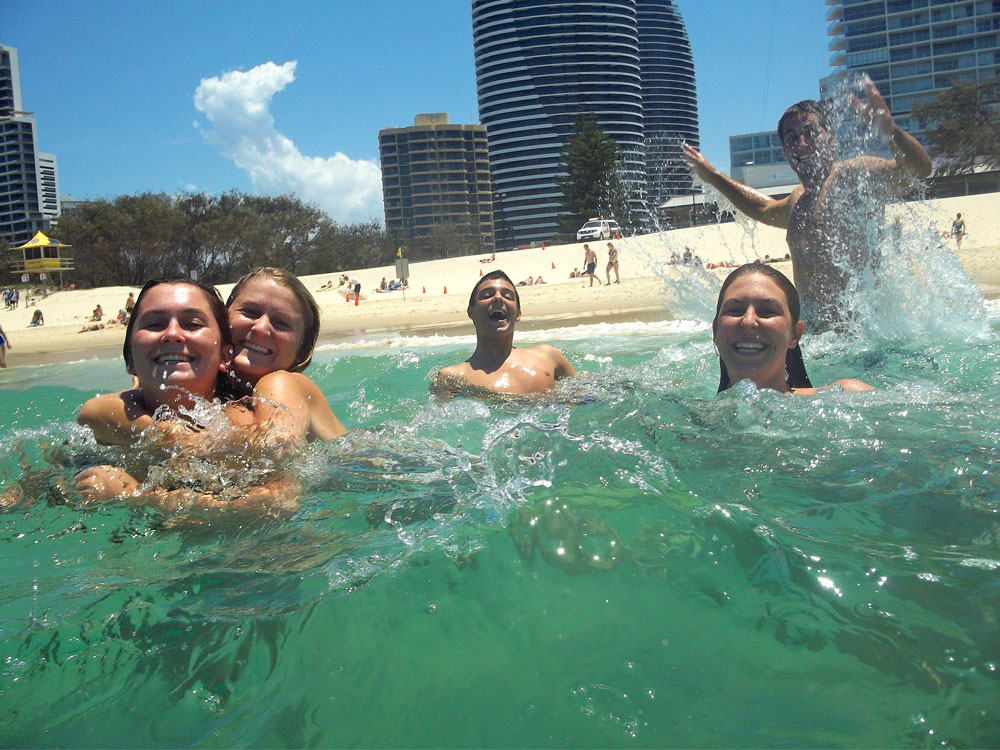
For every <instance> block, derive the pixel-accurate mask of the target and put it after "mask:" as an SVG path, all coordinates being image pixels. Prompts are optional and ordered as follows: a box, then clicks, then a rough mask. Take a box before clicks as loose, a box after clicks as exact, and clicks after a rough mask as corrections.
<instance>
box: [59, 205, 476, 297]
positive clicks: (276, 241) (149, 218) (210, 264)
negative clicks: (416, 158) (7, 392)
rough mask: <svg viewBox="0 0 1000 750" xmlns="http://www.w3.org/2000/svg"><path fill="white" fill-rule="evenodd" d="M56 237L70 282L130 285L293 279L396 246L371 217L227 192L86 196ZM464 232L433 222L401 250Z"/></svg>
mask: <svg viewBox="0 0 1000 750" xmlns="http://www.w3.org/2000/svg"><path fill="white" fill-rule="evenodd" d="M57 236H58V238H59V240H60V241H61V242H65V243H68V244H70V245H73V248H74V252H73V256H74V264H75V266H76V273H75V276H74V280H75V281H76V283H77V284H78V285H80V286H104V285H108V284H133V285H138V284H142V283H143V282H145V281H146V280H147V279H150V278H153V277H155V276H160V275H168V274H183V275H189V274H190V273H191V272H192V271H194V272H197V274H198V278H200V279H203V280H205V281H208V282H210V283H223V282H227V281H233V280H234V279H236V278H238V277H239V276H241V275H242V274H244V273H246V272H247V271H249V270H250V269H252V268H255V267H257V266H279V267H281V268H286V269H288V270H289V271H292V272H293V273H295V274H299V275H308V274H316V273H329V272H331V271H336V270H341V269H349V268H366V267H371V266H379V265H388V264H391V263H392V262H393V260H394V259H395V257H396V249H397V243H396V241H395V238H393V237H392V236H391V235H390V234H388V233H387V232H385V231H384V230H383V229H382V227H381V225H380V224H379V222H378V221H377V220H374V219H373V220H371V221H368V222H363V223H360V224H338V223H337V222H335V221H332V220H331V219H330V218H329V217H328V216H327V215H326V214H325V213H323V212H322V211H321V210H320V209H318V208H316V207H315V206H311V205H308V204H306V203H303V202H302V201H301V200H299V199H298V198H295V197H292V196H287V195H285V196H278V197H266V196H253V195H247V194H244V193H239V192H235V191H233V192H229V193H225V194H223V195H220V196H213V195H206V194H204V193H194V194H182V195H176V196H171V195H163V194H155V193H144V194H140V195H128V196H120V197H118V198H115V199H113V200H97V201H93V202H90V203H86V204H84V205H83V206H82V208H81V209H80V210H79V211H77V212H74V213H71V214H67V215H65V216H63V217H62V218H61V219H60V220H59V228H58V230H57ZM465 238H466V233H465V232H463V231H462V230H461V228H458V229H454V228H451V227H450V226H443V227H438V228H437V229H436V230H435V231H434V233H433V234H432V236H429V237H427V238H425V239H424V241H422V242H417V243H411V244H410V246H409V247H407V248H406V249H405V250H404V254H405V255H407V256H408V257H410V258H412V259H414V260H428V259H431V258H436V257H445V256H446V255H454V254H457V253H462V252H470V248H467V247H466V246H465V245H466V244H467V243H465V242H464V240H465ZM476 251H478V250H476Z"/></svg>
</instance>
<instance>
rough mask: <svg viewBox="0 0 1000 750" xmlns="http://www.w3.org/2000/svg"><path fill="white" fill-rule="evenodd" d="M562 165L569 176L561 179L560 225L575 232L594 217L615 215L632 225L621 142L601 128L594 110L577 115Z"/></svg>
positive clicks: (567, 231)
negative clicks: (623, 173) (623, 174)
mask: <svg viewBox="0 0 1000 750" xmlns="http://www.w3.org/2000/svg"><path fill="white" fill-rule="evenodd" d="M560 167H561V168H562V171H563V172H564V173H565V175H566V176H565V177H563V178H562V180H560V186H561V187H562V191H563V201H562V203H563V208H564V209H565V213H564V214H563V215H562V216H561V217H560V224H561V226H562V229H563V232H564V233H565V234H567V235H575V233H576V230H577V229H579V228H580V226H581V225H582V224H583V223H584V222H585V221H586V220H587V219H589V218H591V217H593V216H606V217H609V218H614V219H616V220H617V221H618V223H619V224H620V225H622V226H623V227H625V226H630V225H631V224H632V212H631V210H630V207H629V195H628V190H627V188H626V185H625V183H624V181H623V180H622V162H621V157H620V153H619V150H618V144H617V142H616V141H615V140H614V139H613V138H611V137H610V136H608V135H607V134H606V133H604V131H602V130H601V128H600V125H598V122H597V115H595V114H594V113H593V112H581V113H580V114H579V115H578V116H577V118H576V124H575V125H574V127H573V135H572V136H570V139H569V141H568V142H567V143H566V148H565V149H563V153H562V159H561V164H560Z"/></svg>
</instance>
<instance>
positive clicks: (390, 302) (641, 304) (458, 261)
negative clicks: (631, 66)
mask: <svg viewBox="0 0 1000 750" xmlns="http://www.w3.org/2000/svg"><path fill="white" fill-rule="evenodd" d="M998 198H1000V194H997V193H989V194H984V195H975V196H962V197H959V198H944V199H937V200H933V201H925V202H922V203H901V204H894V205H891V206H889V207H888V208H887V219H888V220H892V219H893V218H894V217H895V216H900V217H901V218H903V219H904V225H905V226H907V227H909V228H911V231H914V232H916V233H918V234H917V238H916V239H915V240H914V241H919V242H926V247H927V251H929V252H931V251H935V250H936V251H937V252H942V251H943V252H949V253H953V254H954V255H955V256H956V257H957V260H958V261H959V263H960V264H961V266H962V267H963V268H964V269H965V271H966V272H967V273H969V275H970V276H971V277H972V279H973V280H974V281H975V283H976V286H977V287H978V288H979V290H980V293H981V294H982V295H983V296H984V297H985V298H986V299H996V298H1000V217H997V216H996V211H995V206H996V201H997V200H998ZM959 211H960V212H961V213H962V215H963V217H965V218H966V220H967V224H968V226H969V234H968V235H967V236H966V239H965V241H964V243H963V247H962V249H961V250H960V251H958V252H955V248H954V242H952V241H951V240H945V239H940V235H939V234H937V238H936V239H935V234H936V230H937V228H939V227H942V226H943V227H945V228H947V227H950V220H951V217H953V216H954V214H955V213H956V212H959ZM921 226H923V227H925V229H921ZM935 242H936V243H937V247H936V248H935V247H934V245H933V244H932V243H935ZM613 243H614V245H615V247H616V248H618V250H619V254H620V269H619V270H620V273H621V283H620V284H618V285H615V284H612V285H611V286H610V287H608V286H606V285H603V284H602V285H601V286H598V285H597V284H596V283H595V284H594V285H593V287H591V286H590V280H589V279H586V278H584V279H569V278H568V276H569V273H570V271H572V270H574V269H579V268H581V267H582V265H583V263H582V261H583V243H572V244H568V245H558V246H552V247H534V248H526V249H521V250H511V251H506V252H500V253H496V259H495V261H492V262H485V263H484V262H481V261H482V260H483V259H484V258H485V257H486V255H485V254H483V255H476V256H460V257H456V258H448V259H444V260H432V261H422V262H419V263H417V262H414V263H411V264H410V289H408V290H407V291H405V292H390V293H385V294H382V293H376V292H373V290H375V289H377V288H378V286H379V282H380V280H381V279H382V278H383V277H385V278H387V279H391V278H393V277H394V275H395V268H394V266H382V267H378V268H368V269H355V270H350V269H334V270H332V271H331V272H329V273H324V274H318V275H314V276H303V277H301V279H302V282H303V283H304V284H305V285H306V288H307V289H309V290H310V291H311V292H312V293H313V295H314V296H315V297H316V301H317V303H318V304H319V306H320V311H321V329H320V336H319V343H320V344H329V343H333V342H337V341H341V340H344V339H347V338H351V337H358V336H369V335H372V336H377V335H378V334H385V333H391V334H402V335H408V336H430V335H433V334H435V333H439V332H442V331H448V332H449V333H452V332H459V331H463V330H467V332H469V333H471V332H472V328H471V324H470V323H469V321H468V318H467V316H466V312H465V308H466V305H467V304H468V294H469V292H470V291H471V289H472V287H473V285H474V284H475V283H476V281H478V279H479V278H480V276H481V275H482V274H483V273H488V272H490V271H493V270H502V271H504V272H505V273H506V274H507V275H508V276H509V277H510V278H511V279H513V280H514V281H515V282H518V281H520V280H522V279H526V278H527V277H529V276H530V277H532V278H537V277H542V278H543V279H544V281H545V282H546V283H544V284H543V285H537V286H524V287H518V292H519V294H520V296H521V301H522V310H523V318H522V320H521V322H520V323H519V328H520V330H533V329H534V330H537V329H540V328H553V327H554V328H559V327H563V326H564V325H565V326H571V325H579V324H581V323H587V322H604V321H611V320H615V321H624V320H630V319H631V320H647V321H648V320H670V319H672V318H675V317H676V315H675V313H674V311H673V303H674V302H675V301H676V297H677V292H678V291H682V290H684V289H686V288H687V287H686V286H685V284H686V282H685V278H684V277H685V275H686V274H688V273H690V272H692V271H694V270H696V269H694V268H692V267H691V266H683V265H677V266H671V265H668V259H669V258H670V255H671V253H674V252H676V253H678V254H680V253H682V252H683V250H684V248H685V247H690V248H691V249H692V251H693V252H694V254H695V255H696V256H700V258H701V259H702V260H703V261H704V262H710V261H711V262H719V261H721V260H728V261H732V262H735V263H745V262H748V261H751V260H754V259H755V258H757V257H764V256H765V255H770V256H771V257H772V258H780V257H783V256H784V254H785V252H786V251H787V247H786V244H785V233H784V231H782V230H779V229H774V228H772V227H766V226H762V225H758V224H752V223H750V224H744V223H741V222H730V223H726V224H710V225H705V226H700V227H690V228H686V229H676V230H671V231H666V232H659V233H656V234H650V235H642V236H638V237H629V238H624V239H621V240H613ZM588 244H590V245H591V247H592V248H593V249H595V250H596V251H597V254H598V265H597V273H598V276H599V278H600V279H601V280H602V281H604V280H605V278H606V276H605V274H606V272H605V265H606V261H607V248H606V245H607V240H602V241H596V242H590V243H588ZM776 267H777V268H778V269H779V270H781V271H783V272H784V273H785V274H786V275H788V276H791V264H790V263H788V262H787V261H779V262H778V263H776ZM729 270H730V269H715V270H712V271H708V272H707V273H709V274H712V275H714V276H715V277H716V278H717V280H718V283H719V284H720V285H721V283H722V280H723V279H724V278H725V276H726V275H727V273H728V272H729ZM341 273H348V274H349V275H351V276H354V277H355V278H357V279H359V280H360V281H361V284H362V299H361V301H360V304H359V305H355V304H354V303H353V301H346V300H345V297H344V296H343V294H341V293H337V292H338V290H337V289H336V287H334V288H327V289H321V287H323V286H324V285H326V284H327V283H330V282H332V283H333V284H336V283H337V281H338V278H339V275H340V274H341ZM703 273H704V271H699V273H698V275H699V276H700V277H701V280H702V281H704V276H703ZM613 275H614V273H613V271H612V277H613ZM612 281H613V278H612ZM232 287H233V283H229V284H219V285H217V288H218V289H219V292H220V293H221V294H222V296H223V299H225V298H226V297H227V296H228V294H229V292H230V291H231V289H232ZM138 291H139V290H138V288H137V287H127V286H114V287H102V288H97V289H83V290H74V291H61V292H54V293H52V294H49V295H48V296H46V297H38V298H33V300H32V305H31V306H29V307H20V308H18V309H17V310H13V311H8V310H0V325H2V326H3V328H4V330H5V332H6V333H7V336H8V338H9V340H10V343H11V344H12V348H10V347H9V348H8V349H7V365H8V367H18V366H31V365H45V364H55V363H63V362H69V361H75V360H81V359H111V358H115V357H120V356H121V347H122V342H123V340H124V333H125V331H124V327H123V326H119V325H108V326H107V327H106V328H105V329H104V330H98V331H88V332H85V333H79V330H80V328H81V327H82V326H83V325H84V324H85V322H86V321H87V319H88V318H89V317H90V313H91V311H92V310H93V309H94V308H95V307H96V306H97V305H98V304H100V305H101V306H102V307H103V308H104V309H105V310H106V311H107V316H108V317H113V316H114V315H115V314H116V311H117V310H118V308H119V307H120V306H122V305H123V304H124V301H125V298H126V297H127V296H128V294H129V293H130V292H132V293H136V292H138ZM22 302H24V300H23V299H22ZM36 309H42V310H43V312H44V314H45V321H46V325H45V326H43V327H38V328H30V327H27V323H28V321H29V320H30V318H31V315H32V313H33V312H34V311H35V310H36Z"/></svg>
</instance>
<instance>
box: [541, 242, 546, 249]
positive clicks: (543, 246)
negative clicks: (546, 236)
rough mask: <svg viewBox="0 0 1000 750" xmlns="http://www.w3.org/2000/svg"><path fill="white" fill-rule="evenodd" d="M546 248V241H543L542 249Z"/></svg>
mask: <svg viewBox="0 0 1000 750" xmlns="http://www.w3.org/2000/svg"><path fill="white" fill-rule="evenodd" d="M544 249H545V243H544V242H543V243H542V250H544Z"/></svg>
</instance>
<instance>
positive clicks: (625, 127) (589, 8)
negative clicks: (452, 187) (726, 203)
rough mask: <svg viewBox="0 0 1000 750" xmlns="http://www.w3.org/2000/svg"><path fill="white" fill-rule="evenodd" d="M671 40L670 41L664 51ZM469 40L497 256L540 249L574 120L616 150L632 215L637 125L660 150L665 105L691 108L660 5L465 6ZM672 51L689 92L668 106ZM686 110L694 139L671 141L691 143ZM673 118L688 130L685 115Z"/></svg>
mask: <svg viewBox="0 0 1000 750" xmlns="http://www.w3.org/2000/svg"><path fill="white" fill-rule="evenodd" d="M647 25H648V29H649V31H648V33H647V31H646V27H647ZM678 29H679V39H678V41H677V42H676V43H675V44H673V45H667V44H666V43H665V41H664V40H665V37H666V36H669V34H672V33H676V32H677V30H678ZM472 32H473V42H474V45H475V55H476V84H477V88H478V94H479V119H480V122H482V124H483V125H485V126H486V128H487V133H488V137H489V146H490V171H491V173H492V178H493V189H494V223H495V233H496V242H497V246H498V247H502V248H510V247H516V246H519V245H527V244H533V243H538V242H542V241H547V240H549V239H550V238H551V237H552V236H553V235H554V234H556V233H557V232H558V231H559V221H558V217H559V214H560V211H561V201H562V190H561V188H560V186H559V178H560V177H561V176H562V172H561V170H560V168H559V163H560V156H561V153H562V151H563V149H564V148H565V146H566V142H567V141H568V140H569V137H570V135H571V134H572V131H573V125H574V123H575V121H576V118H577V115H578V114H579V113H580V112H581V111H587V110H589V111H592V112H594V113H595V114H596V116H597V120H598V122H599V123H600V125H601V129H602V130H603V131H604V132H605V133H607V134H608V135H610V136H611V137H613V138H614V139H615V140H616V141H617V142H618V144H619V148H620V151H621V155H622V159H623V162H624V174H623V177H624V179H625V182H626V184H627V186H628V187H629V189H630V190H631V192H632V195H633V199H634V203H633V205H634V208H635V210H636V211H637V212H640V211H644V210H645V197H646V193H647V191H648V190H649V188H648V186H647V174H646V158H645V148H646V142H647V141H648V138H646V137H645V135H646V133H645V130H644V128H645V127H646V124H645V120H646V119H647V118H648V119H649V120H650V122H651V123H653V124H654V125H655V127H656V130H655V132H656V134H657V138H660V139H661V140H662V141H663V142H666V140H667V136H666V135H665V133H666V132H668V131H666V130H665V129H664V128H667V127H672V124H673V122H674V121H675V119H676V118H677V115H676V114H675V113H673V112H672V110H671V107H672V106H674V104H673V102H676V101H682V102H683V103H687V102H694V90H693V89H694V85H693V84H694V80H693V79H694V76H693V66H692V65H691V52H690V46H689V45H688V42H687V35H686V32H685V31H684V26H683V22H682V21H681V19H680V15H679V14H678V13H677V10H676V8H674V6H673V3H672V0H659V1H658V2H654V1H653V0H649V1H648V2H637V0H591V1H589V2H588V1H587V0H582V1H577V2H563V1H562V0H472ZM680 48H683V52H684V53H685V54H684V55H681V56H682V57H684V61H685V62H686V64H687V66H688V69H689V70H690V71H691V76H690V81H689V84H690V87H689V88H686V87H685V88H684V96H681V97H675V98H674V99H673V100H671V99H670V97H669V96H668V95H667V94H665V93H664V92H665V89H669V87H670V86H672V85H673V82H674V79H675V77H676V71H675V70H673V68H672V67H671V65H668V64H667V63H666V62H664V60H665V59H666V58H667V57H668V56H669V55H673V54H680V51H679V50H680ZM644 55H648V56H649V60H648V62H647V61H646V60H645V59H644ZM673 67H676V66H673ZM644 68H648V71H649V72H648V75H649V76H650V80H651V81H652V82H653V85H652V86H651V87H649V88H648V92H647V87H646V83H645V81H644V78H643V70H644ZM685 80H686V79H685ZM686 85H687V83H685V86H686ZM692 109H693V114H694V135H693V137H692V136H691V135H690V134H689V133H690V129H688V130H685V131H684V132H683V133H682V135H681V137H683V138H688V139H689V140H692V141H694V142H695V143H697V106H696V103H694V104H693V108H692ZM680 119H682V120H684V122H685V123H688V122H689V120H688V115H687V114H685V115H684V116H683V117H681V118H680ZM669 132H673V131H669ZM654 155H655V154H654ZM657 158H658V159H659V157H657ZM660 163H661V162H660V161H657V162H656V168H657V169H659V168H660V167H659V165H660ZM654 177H655V175H654ZM687 186H688V187H689V186H690V180H688V182H687Z"/></svg>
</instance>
